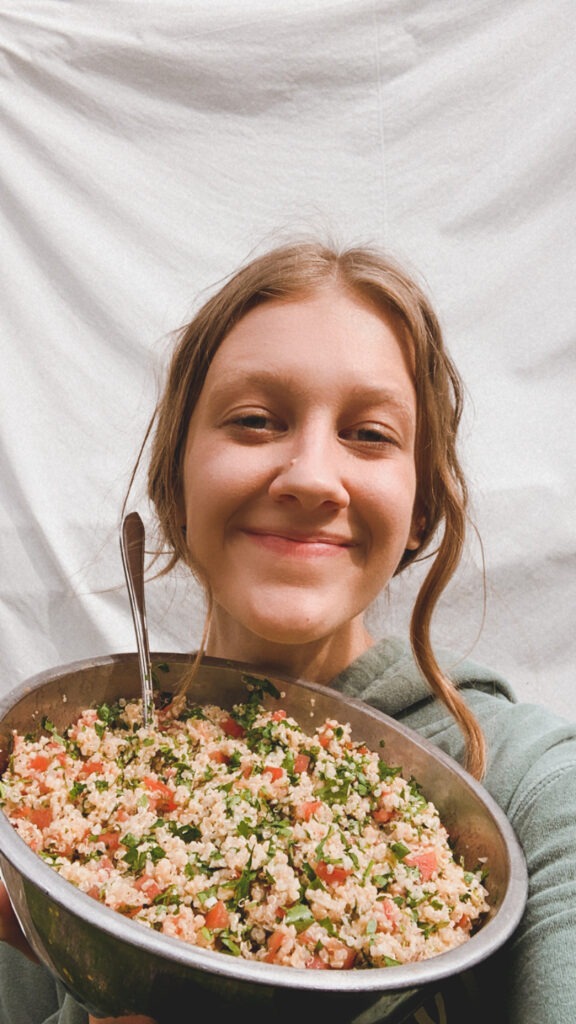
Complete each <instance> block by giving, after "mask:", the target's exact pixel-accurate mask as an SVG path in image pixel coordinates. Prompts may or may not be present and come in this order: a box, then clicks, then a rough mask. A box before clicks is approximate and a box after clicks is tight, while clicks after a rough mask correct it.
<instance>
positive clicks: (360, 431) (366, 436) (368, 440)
mask: <svg viewBox="0 0 576 1024" xmlns="http://www.w3.org/2000/svg"><path fill="white" fill-rule="evenodd" d="M338 436H339V437H340V438H342V440H343V441H348V442H349V443H350V444H355V445H358V446H359V447H362V448H365V449H366V450H374V451H380V450H382V451H383V450H385V449H387V448H390V447H396V448H397V447H398V446H399V442H398V439H397V438H396V437H395V436H394V434H393V433H391V432H390V431H389V430H387V429H386V428H385V427H384V426H382V425H381V424H379V423H360V424H358V426H355V427H347V428H346V429H345V430H341V431H340V432H339V434H338Z"/></svg>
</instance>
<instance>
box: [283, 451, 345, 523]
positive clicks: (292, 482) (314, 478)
mask: <svg viewBox="0 0 576 1024" xmlns="http://www.w3.org/2000/svg"><path fill="white" fill-rule="evenodd" d="M336 447H337V441H333V442H332V444H330V443H329V442H328V443H326V442H322V441H319V440H318V439H316V440H314V441H312V442H310V441H304V442H302V443H298V444H295V445H293V446H291V447H290V449H289V451H288V452H286V459H285V461H284V462H283V464H282V465H281V466H280V467H279V468H278V470H277V472H276V475H275V476H274V479H273V480H272V483H271V484H270V487H269V493H270V496H271V497H272V498H274V499H275V500H277V501H284V500H295V501H298V502H299V503H300V505H301V506H302V508H305V509H307V510H309V511H312V510H314V509H316V508H319V507H321V506H322V505H328V506H332V507H333V508H334V509H342V508H347V507H348V505H349V504H350V495H349V493H348V489H347V487H346V484H345V482H344V480H343V478H342V474H341V466H340V460H339V458H338V455H339V452H338V451H336Z"/></svg>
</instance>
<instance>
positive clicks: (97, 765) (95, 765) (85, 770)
mask: <svg viewBox="0 0 576 1024" xmlns="http://www.w3.org/2000/svg"><path fill="white" fill-rule="evenodd" d="M103 771H104V765H103V764H102V761H85V762H84V764H83V765H82V766H81V768H80V769H79V771H78V774H79V775H94V773H95V772H99V773H101V772H103Z"/></svg>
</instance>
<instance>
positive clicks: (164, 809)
mask: <svg viewBox="0 0 576 1024" xmlns="http://www.w3.org/2000/svg"><path fill="white" fill-rule="evenodd" d="M142 781H143V782H144V785H145V786H146V789H147V790H149V792H150V793H151V794H152V796H151V799H152V800H153V802H154V806H155V808H156V810H157V811H159V812H161V813H164V814H166V813H168V812H169V811H173V810H175V808H176V806H177V804H176V801H175V799H174V790H172V789H170V786H167V785H166V783H165V782H162V781H161V780H160V779H154V778H152V776H150V775H145V776H144V779H143V780H142Z"/></svg>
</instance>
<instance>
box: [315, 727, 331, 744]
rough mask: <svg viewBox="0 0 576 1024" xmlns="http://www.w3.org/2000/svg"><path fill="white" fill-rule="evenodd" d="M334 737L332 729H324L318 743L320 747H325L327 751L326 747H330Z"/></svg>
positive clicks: (319, 735)
mask: <svg viewBox="0 0 576 1024" xmlns="http://www.w3.org/2000/svg"><path fill="white" fill-rule="evenodd" d="M332 736H333V733H332V729H328V728H326V729H322V732H320V733H319V734H318V742H319V743H320V746H321V747H324V749H326V747H329V746H330V740H331V739H332Z"/></svg>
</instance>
